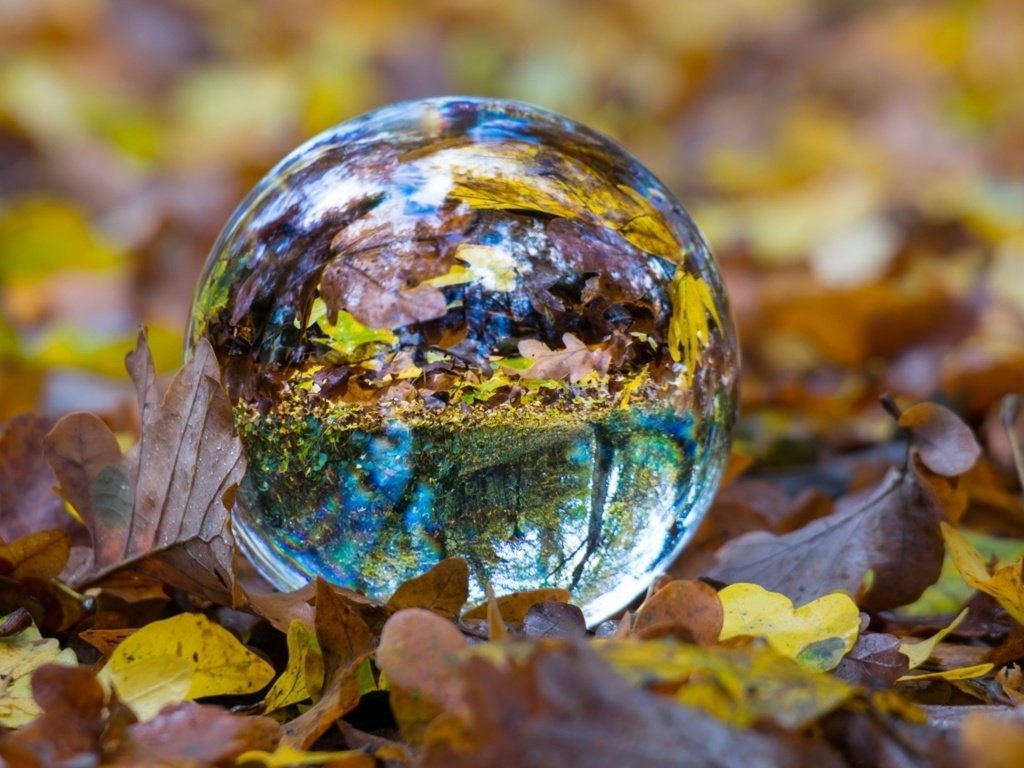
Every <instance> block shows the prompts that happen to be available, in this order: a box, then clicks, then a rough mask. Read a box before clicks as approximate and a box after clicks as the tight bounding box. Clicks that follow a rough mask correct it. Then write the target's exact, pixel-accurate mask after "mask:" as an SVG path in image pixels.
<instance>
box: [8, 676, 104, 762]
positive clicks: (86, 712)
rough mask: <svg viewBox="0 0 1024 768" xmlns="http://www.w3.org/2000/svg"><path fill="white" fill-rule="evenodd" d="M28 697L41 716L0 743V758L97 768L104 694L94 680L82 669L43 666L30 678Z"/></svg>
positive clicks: (97, 682) (102, 723)
mask: <svg viewBox="0 0 1024 768" xmlns="http://www.w3.org/2000/svg"><path fill="white" fill-rule="evenodd" d="M32 696H33V698H35V700H36V702H37V703H38V704H39V706H40V708H41V709H42V710H43V714H42V715H40V716H39V717H37V718H36V719H35V720H33V721H32V722H31V723H29V724H28V725H26V726H24V727H23V728H21V729H19V730H18V731H17V732H16V733H15V734H13V735H12V736H10V737H9V738H8V739H6V740H4V741H3V742H0V757H2V758H4V759H6V760H7V761H8V763H9V764H11V765H15V766H17V765H33V764H37V765H41V766H63V765H98V764H99V751H100V741H101V737H102V735H103V729H104V725H105V724H104V717H103V709H104V705H105V703H106V696H105V694H104V693H103V688H102V687H101V686H100V684H99V681H97V679H96V676H95V675H94V674H93V673H92V672H90V671H89V670H88V669H86V668H85V667H76V666H67V665H63V664H47V665H45V666H42V667H39V669H37V670H36V671H35V673H34V674H33V675H32ZM15 755H17V756H19V757H21V759H22V761H23V762H20V763H19V762H18V761H17V759H15V758H14V756H15ZM28 758H34V760H35V761H36V762H35V763H32V762H28V761H27V760H28Z"/></svg>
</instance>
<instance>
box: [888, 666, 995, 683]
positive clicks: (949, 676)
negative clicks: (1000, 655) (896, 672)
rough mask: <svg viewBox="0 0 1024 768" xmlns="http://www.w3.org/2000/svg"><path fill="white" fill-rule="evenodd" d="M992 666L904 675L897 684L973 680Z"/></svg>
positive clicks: (984, 673) (988, 670)
mask: <svg viewBox="0 0 1024 768" xmlns="http://www.w3.org/2000/svg"><path fill="white" fill-rule="evenodd" d="M994 666H995V665H993V664H974V665H972V666H970V667H957V668H956V669H946V670H943V671H941V672H925V673H923V674H920V675H904V676H903V677H901V678H899V679H898V680H897V681H896V682H897V683H906V682H913V681H916V680H973V679H974V678H976V677H982V676H984V675H987V674H988V673H989V672H991V671H992V668H993V667H994Z"/></svg>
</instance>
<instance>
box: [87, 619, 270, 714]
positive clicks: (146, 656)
mask: <svg viewBox="0 0 1024 768" xmlns="http://www.w3.org/2000/svg"><path fill="white" fill-rule="evenodd" d="M168 657H173V658H174V659H175V660H174V661H172V660H171V658H168ZM142 662H145V664H142ZM186 667H188V669H189V670H191V680H190V683H189V686H188V688H187V690H186V691H185V694H184V696H183V698H184V699H197V698H200V697H203V696H220V695H226V694H245V693H255V692H256V691H258V690H260V689H261V688H263V687H264V686H265V685H266V684H267V683H269V682H270V681H271V679H272V678H273V677H274V669H273V667H271V666H270V665H269V664H268V663H267V662H265V661H264V660H263V659H261V658H260V657H259V656H257V655H256V654H255V653H253V652H252V651H250V650H249V649H248V648H246V647H245V646H244V645H242V644H241V643H240V642H239V641H238V640H237V639H236V638H235V636H234V635H232V634H231V633H230V632H228V630H226V629H224V628H223V627H221V626H219V625H217V624H214V623H213V622H212V621H210V620H209V619H207V618H206V617H205V616H203V615H202V614H199V613H183V614H180V615H178V616H174V617H172V618H170V619H164V620H163V621H155V622H153V623H152V624H148V625H146V626H145V627H143V628H142V629H140V630H139V631H138V632H135V633H134V634H133V635H131V636H129V637H128V638H126V639H125V640H124V641H123V642H122V643H121V644H120V645H118V646H117V648H116V649H115V650H114V652H113V654H111V656H110V661H108V662H107V665H106V666H105V667H104V668H103V669H102V670H101V673H100V677H101V679H104V680H106V681H108V682H109V683H110V684H112V685H113V687H114V688H116V689H117V690H118V691H119V692H121V691H123V690H133V691H146V690H147V689H148V688H149V687H150V685H151V684H154V683H156V682H157V681H158V680H159V675H161V674H168V675H173V676H174V679H175V680H177V681H178V684H179V685H180V684H181V681H182V680H184V679H185V673H184V672H183V670H184V669H185V668H186ZM150 676H154V677H155V678H156V679H150ZM136 678H138V679H136ZM145 697H146V698H144V700H145V701H146V702H147V703H148V702H149V700H150V699H149V698H148V697H149V694H145ZM168 703H169V702H168Z"/></svg>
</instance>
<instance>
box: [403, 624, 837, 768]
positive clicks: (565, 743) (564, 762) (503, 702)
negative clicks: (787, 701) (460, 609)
mask: <svg viewBox="0 0 1024 768" xmlns="http://www.w3.org/2000/svg"><path fill="white" fill-rule="evenodd" d="M461 680H462V681H463V684H464V690H465V697H466V704H467V706H466V708H465V710H464V711H463V712H462V713H451V712H449V713H446V714H445V715H443V716H442V717H440V718H438V719H437V720H436V721H435V722H434V723H433V724H432V725H431V726H430V728H429V729H428V731H427V734H426V742H425V746H424V749H425V754H424V761H423V764H424V765H425V766H427V768H433V767H434V766H438V767H440V766H445V768H461V767H462V766H466V767H467V768H468V767H469V766H472V767H473V768H479V767H481V766H489V767H493V768H505V767H506V766H507V767H508V768H512V767H513V766H515V767H516V768H552V767H553V766H577V765H585V766H588V768H621V766H627V765H629V766H632V765H636V766H641V765H642V766H666V768H667V766H681V767H682V766H702V767H706V766H711V767H716V766H717V767H718V768H725V767H726V766H735V765H743V766H745V767H746V768H760V767H761V766H764V768H768V766H772V767H775V766H798V765H812V764H813V765H819V766H833V765H839V763H838V762H837V761H836V760H835V757H834V756H833V755H832V754H831V753H830V752H829V750H827V749H826V748H823V747H813V746H809V745H801V744H799V743H796V742H791V741H786V740H784V739H782V738H779V737H773V736H768V735H763V734H760V733H757V732H756V731H753V730H740V729H737V728H733V727H731V726H729V725H726V724H725V723H723V722H721V721H719V720H716V719H715V718H713V717H711V716H710V715H707V714H704V713H702V712H700V711H698V710H696V709H689V708H684V707H680V706H679V705H677V704H675V703H674V702H672V701H670V700H669V699H666V698H663V697H660V696H656V695H654V694H650V693H647V692H645V691H642V690H639V689H637V688H633V687H631V686H630V685H629V684H628V683H627V682H626V681H624V680H623V679H622V678H620V677H619V676H618V675H616V674H615V673H614V672H613V671H612V670H611V669H610V668H609V667H608V665H607V664H606V663H605V662H603V661H602V660H601V659H599V658H598V657H597V655H595V653H594V651H592V650H590V648H589V647H587V646H586V645H584V644H582V643H575V642H566V641H555V640H548V641H545V642H543V643H540V644H538V645H537V646H536V647H535V648H534V649H533V651H532V652H531V654H530V656H529V657H528V659H527V660H526V661H525V662H522V663H521V662H517V661H515V660H514V659H508V660H506V662H505V663H503V664H502V665H501V666H495V665H493V664H491V663H490V662H488V661H486V660H485V659H483V658H480V657H472V658H470V659H468V661H467V662H466V664H465V666H464V670H463V673H462V675H461ZM496 692H500V694H496ZM569 692H571V695H569ZM512 724H514V727H513V726H512Z"/></svg>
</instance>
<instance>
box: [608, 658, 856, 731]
mask: <svg viewBox="0 0 1024 768" xmlns="http://www.w3.org/2000/svg"><path fill="white" fill-rule="evenodd" d="M596 650H597V653H598V654H599V655H600V656H601V658H603V659H604V660H605V661H607V662H608V663H609V664H611V666H612V668H613V669H614V670H615V671H616V672H617V673H618V674H620V675H622V676H623V677H624V678H625V679H626V680H628V681H630V682H631V683H633V684H634V685H657V687H658V689H659V690H666V691H672V692H673V695H674V696H675V697H676V699H677V700H678V701H680V702H681V703H683V704H686V705H688V706H691V707H696V708H698V709H701V710H704V711H706V712H708V713H709V714H712V715H714V716H715V717H717V718H719V719H721V720H723V721H726V722H729V723H732V724H734V725H739V726H747V725H750V724H752V723H755V722H757V721H759V720H771V721H773V722H775V723H778V724H779V725H781V726H782V727H784V728H791V729H796V728H801V727H803V726H804V725H807V724H808V723H811V722H814V721H815V720H817V719H818V718H820V717H821V716H823V715H825V714H827V713H828V712H830V711H832V710H833V709H835V708H836V707H838V706H839V705H840V704H842V703H843V702H845V701H847V700H848V699H850V698H851V697H852V696H853V695H854V694H855V692H856V690H855V689H854V688H853V687H851V686H850V685H847V684H846V683H844V682H843V681H842V680H838V679H836V678H835V677H833V676H832V675H826V674H822V673H820V672H816V671H813V670H810V669H807V668H805V667H802V666H800V665H799V664H797V663H795V662H793V661H792V660H790V659H788V658H787V657H785V656H780V655H779V654H777V653H775V652H774V651H772V650H771V649H769V648H764V647H759V646H756V645H752V646H747V647H745V648H728V647H721V646H719V647H713V648H701V647H699V646H694V645H688V644H684V643H679V642H676V641H673V640H649V641H647V642H643V643H636V642H621V641H608V642H606V643H602V644H600V645H598V646H597V647H596Z"/></svg>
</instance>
